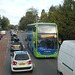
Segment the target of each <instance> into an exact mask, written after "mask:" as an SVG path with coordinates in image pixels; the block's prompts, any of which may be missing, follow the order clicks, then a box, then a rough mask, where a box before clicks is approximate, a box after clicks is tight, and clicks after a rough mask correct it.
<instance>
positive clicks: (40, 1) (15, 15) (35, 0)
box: [0, 0, 64, 25]
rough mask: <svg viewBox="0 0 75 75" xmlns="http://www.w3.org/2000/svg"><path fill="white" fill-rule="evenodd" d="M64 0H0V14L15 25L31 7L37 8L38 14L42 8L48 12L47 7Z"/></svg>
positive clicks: (56, 4)
mask: <svg viewBox="0 0 75 75" xmlns="http://www.w3.org/2000/svg"><path fill="white" fill-rule="evenodd" d="M63 1H64V0H0V15H1V17H2V16H5V17H7V18H8V19H9V20H10V24H13V25H17V24H18V23H19V21H20V19H21V18H22V17H23V16H25V13H26V12H27V10H28V9H29V8H31V7H33V8H35V9H37V10H38V15H40V13H41V11H42V9H45V11H46V12H48V10H49V8H50V7H51V6H52V5H53V6H58V5H59V4H63Z"/></svg>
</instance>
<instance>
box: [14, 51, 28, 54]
mask: <svg viewBox="0 0 75 75" xmlns="http://www.w3.org/2000/svg"><path fill="white" fill-rule="evenodd" d="M14 53H15V54H28V52H27V51H15V52H14Z"/></svg>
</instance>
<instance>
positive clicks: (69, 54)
mask: <svg viewBox="0 0 75 75" xmlns="http://www.w3.org/2000/svg"><path fill="white" fill-rule="evenodd" d="M58 73H59V74H60V75H75V40H65V41H63V43H62V44H61V46H60V50H59V54H58Z"/></svg>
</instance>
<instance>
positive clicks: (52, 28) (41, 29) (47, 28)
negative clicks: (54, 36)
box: [38, 24, 57, 33]
mask: <svg viewBox="0 0 75 75" xmlns="http://www.w3.org/2000/svg"><path fill="white" fill-rule="evenodd" d="M38 33H57V29H56V25H51V24H39V25H38Z"/></svg>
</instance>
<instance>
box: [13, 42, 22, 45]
mask: <svg viewBox="0 0 75 75" xmlns="http://www.w3.org/2000/svg"><path fill="white" fill-rule="evenodd" d="M12 45H21V43H20V42H14V43H12Z"/></svg>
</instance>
